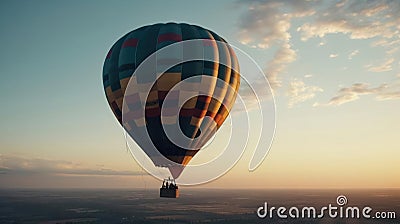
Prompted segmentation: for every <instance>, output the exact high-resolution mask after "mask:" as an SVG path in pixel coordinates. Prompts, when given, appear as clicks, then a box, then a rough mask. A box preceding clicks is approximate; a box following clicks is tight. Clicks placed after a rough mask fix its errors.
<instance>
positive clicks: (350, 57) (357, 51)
mask: <svg viewBox="0 0 400 224" xmlns="http://www.w3.org/2000/svg"><path fill="white" fill-rule="evenodd" d="M358 53H360V51H359V50H354V51H352V52H351V53H350V54H349V56H347V58H348V59H349V60H352V59H353V57H354V56H356V55H357V54H358Z"/></svg>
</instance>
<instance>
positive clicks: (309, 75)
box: [304, 74, 313, 78]
mask: <svg viewBox="0 0 400 224" xmlns="http://www.w3.org/2000/svg"><path fill="white" fill-rule="evenodd" d="M311 77H313V75H312V74H305V75H304V78H311Z"/></svg>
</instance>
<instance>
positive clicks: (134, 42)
mask: <svg viewBox="0 0 400 224" xmlns="http://www.w3.org/2000/svg"><path fill="white" fill-rule="evenodd" d="M138 42H139V40H138V39H136V38H132V39H128V40H125V42H124V43H123V44H122V48H124V47H136V46H137V44H138Z"/></svg>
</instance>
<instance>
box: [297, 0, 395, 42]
mask: <svg viewBox="0 0 400 224" xmlns="http://www.w3.org/2000/svg"><path fill="white" fill-rule="evenodd" d="M327 5H328V7H326V8H321V9H320V11H319V13H318V15H317V16H316V18H315V20H314V21H312V22H308V23H305V24H303V25H301V26H300V27H299V29H298V30H299V31H300V32H301V35H302V40H304V41H305V40H308V39H310V38H313V37H324V36H326V35H327V34H335V33H342V34H346V35H349V37H350V38H351V39H368V38H373V37H381V38H384V39H390V38H398V26H399V25H398V24H399V23H398V19H399V15H398V12H399V10H400V2H399V1H368V2H365V1H342V2H341V3H340V4H335V3H334V2H331V3H330V4H329V3H328V4H327Z"/></svg>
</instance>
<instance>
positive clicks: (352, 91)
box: [314, 83, 400, 106]
mask: <svg viewBox="0 0 400 224" xmlns="http://www.w3.org/2000/svg"><path fill="white" fill-rule="evenodd" d="M398 89H399V88H398V86H396V85H392V86H391V85H389V84H381V85H380V86H377V87H370V84H368V83H355V84H353V85H351V86H350V87H345V88H341V89H340V90H339V91H338V93H337V94H336V96H334V97H333V98H331V99H330V100H329V102H328V103H323V104H321V103H315V104H314V106H338V105H342V104H345V103H349V102H352V101H355V100H358V99H359V98H360V96H362V95H375V99H376V100H392V99H400V90H398Z"/></svg>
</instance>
